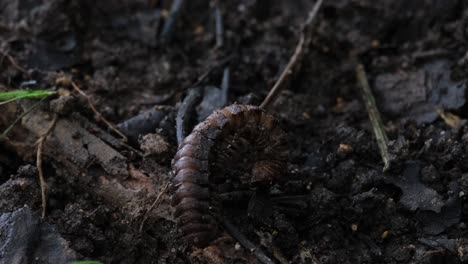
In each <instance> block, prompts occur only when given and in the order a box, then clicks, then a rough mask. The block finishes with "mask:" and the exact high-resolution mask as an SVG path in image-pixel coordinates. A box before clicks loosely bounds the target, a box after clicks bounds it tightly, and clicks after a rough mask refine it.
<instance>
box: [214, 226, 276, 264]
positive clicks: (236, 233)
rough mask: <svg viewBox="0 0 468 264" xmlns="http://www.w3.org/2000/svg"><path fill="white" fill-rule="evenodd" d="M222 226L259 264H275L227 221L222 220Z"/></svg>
mask: <svg viewBox="0 0 468 264" xmlns="http://www.w3.org/2000/svg"><path fill="white" fill-rule="evenodd" d="M223 225H224V228H225V229H226V231H228V233H229V234H230V235H231V236H232V237H233V238H235V239H236V240H237V241H239V243H240V244H241V245H242V246H243V247H244V248H246V249H247V250H248V251H249V252H250V253H252V254H254V256H255V257H256V258H257V260H258V261H260V263H263V264H274V263H275V262H274V261H273V260H271V259H270V258H269V257H268V256H267V255H265V253H263V251H262V250H261V249H260V248H258V247H257V246H255V244H254V243H252V242H251V241H250V240H249V239H248V238H247V237H245V236H244V235H243V234H242V233H241V232H240V231H239V230H238V229H237V228H236V227H235V226H234V225H233V224H232V223H231V222H229V220H227V219H223Z"/></svg>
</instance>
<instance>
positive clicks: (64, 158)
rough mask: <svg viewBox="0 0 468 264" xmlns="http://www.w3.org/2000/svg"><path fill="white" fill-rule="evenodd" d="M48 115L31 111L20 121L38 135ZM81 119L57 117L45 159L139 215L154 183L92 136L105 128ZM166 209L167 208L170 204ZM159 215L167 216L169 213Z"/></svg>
mask: <svg viewBox="0 0 468 264" xmlns="http://www.w3.org/2000/svg"><path fill="white" fill-rule="evenodd" d="M50 116H51V115H50V114H48V113H47V112H45V111H33V112H32V113H30V114H29V115H27V116H25V117H24V118H23V120H22V125H23V127H24V128H26V129H27V130H29V131H30V132H31V133H32V134H33V135H35V136H37V137H39V136H41V135H42V134H43V133H44V132H45V131H46V130H47V128H48V127H49V126H50V123H51V122H52V120H51V118H49V117H50ZM78 119H79V120H78ZM84 120H86V119H85V118H73V117H71V116H68V117H67V118H60V119H59V120H57V123H56V125H55V128H54V130H53V132H52V133H50V135H49V137H48V140H47V142H46V143H45V145H44V148H43V155H44V160H45V162H49V163H52V164H53V165H54V167H55V169H56V171H59V172H60V173H59V174H62V175H67V177H70V178H72V177H74V179H76V180H77V182H79V185H80V187H79V188H83V189H84V190H83V191H86V192H89V193H93V194H96V195H97V196H99V197H101V198H103V200H104V201H106V203H108V204H109V205H112V206H116V207H118V208H121V209H122V211H123V212H124V213H126V214H129V215H132V216H133V217H137V216H140V214H141V213H142V211H144V210H142V209H143V208H142V207H144V206H145V205H148V206H149V204H151V202H152V201H153V200H154V197H155V196H156V194H157V190H155V187H154V186H155V184H153V182H152V180H151V179H150V178H149V177H148V176H147V175H145V174H144V173H143V172H141V171H139V170H137V169H135V168H134V167H133V166H132V165H131V164H130V163H129V161H128V160H127V158H126V157H124V156H123V155H122V154H120V153H119V152H118V151H117V150H116V149H114V148H112V147H111V146H110V145H108V144H107V143H106V142H105V141H103V140H101V139H100V138H99V137H97V136H95V134H101V133H105V132H104V131H99V133H97V132H96V131H94V129H96V128H94V129H93V131H88V130H87V129H85V128H84V127H83V126H82V122H85V121H84ZM85 127H87V126H85ZM90 127H91V126H90ZM109 136H110V135H109ZM161 171H164V169H162V168H161ZM166 171H167V170H166ZM70 181H71V180H70ZM163 185H164V184H161V186H163ZM168 207H169V206H168ZM166 210H168V212H170V208H169V209H166ZM159 212H161V210H153V211H152V213H151V214H149V216H148V218H153V219H154V218H159V217H161V216H160V215H159ZM162 217H164V218H167V219H170V216H169V214H167V217H166V216H162Z"/></svg>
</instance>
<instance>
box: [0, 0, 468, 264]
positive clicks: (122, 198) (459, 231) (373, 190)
mask: <svg viewBox="0 0 468 264" xmlns="http://www.w3.org/2000/svg"><path fill="white" fill-rule="evenodd" d="M184 2H185V3H184V5H183V8H182V10H181V12H180V15H179V16H178V17H177V19H176V22H175V24H174V28H173V32H172V33H173V34H172V35H171V36H172V37H171V38H170V39H164V40H165V41H161V39H162V38H161V37H160V36H161V32H162V31H163V28H164V24H165V21H166V19H167V15H168V12H167V11H168V10H169V9H170V6H171V1H165V0H162V1H126V0H122V1H108V0H103V1H87V0H85V1H65V0H54V1H26V0H0V52H1V54H0V89H1V90H3V91H5V90H11V89H26V88H28V89H39V88H41V89H55V90H58V91H60V93H59V94H60V97H58V96H56V97H53V98H50V99H47V100H45V101H43V102H42V103H41V106H40V107H39V108H37V109H35V110H33V111H32V112H31V113H30V114H28V115H27V116H26V117H25V118H23V119H22V122H21V124H18V125H17V126H15V128H14V129H13V130H12V132H11V133H10V134H9V138H8V139H4V140H3V141H2V143H1V145H0V149H1V153H0V197H1V199H0V213H1V214H3V216H0V221H2V219H10V220H8V221H10V222H11V221H12V220H11V219H21V217H18V215H20V214H21V213H24V212H25V211H24V209H22V208H23V207H25V206H27V207H29V208H31V209H32V211H33V212H34V213H35V214H34V215H33V214H31V213H29V212H26V213H27V215H28V219H29V218H31V219H32V218H33V217H39V215H40V211H41V195H40V189H39V181H38V179H37V173H38V171H37V167H36V147H35V145H34V143H35V141H36V140H37V138H38V136H40V135H42V133H43V132H44V131H45V128H46V127H47V124H49V123H50V120H52V116H53V115H54V113H57V114H58V115H59V119H58V120H59V121H58V122H57V124H56V127H55V129H54V130H53V132H52V133H51V135H50V137H49V139H48V141H47V144H46V145H45V146H44V157H43V160H44V168H43V170H44V175H45V177H46V182H47V211H46V217H45V219H44V220H43V223H42V224H43V225H44V226H42V227H41V228H36V229H38V230H42V231H37V232H36V231H34V232H33V231H27V232H28V234H26V235H25V236H31V238H30V241H29V242H25V243H30V246H29V247H27V248H26V249H25V247H22V248H18V250H24V252H23V251H21V252H23V255H24V258H23V260H22V261H23V262H17V263H52V262H51V261H56V260H57V259H59V258H57V257H55V258H53V257H50V254H57V255H60V257H63V258H60V259H67V258H68V260H85V259H87V260H99V261H102V262H103V263H189V262H190V261H193V262H200V263H214V262H218V263H256V262H257V260H256V258H255V257H254V256H253V255H251V254H250V253H249V252H248V251H247V250H244V249H242V247H239V245H238V244H237V242H236V241H235V239H233V238H231V237H229V236H228V235H227V234H225V238H224V239H225V240H224V242H222V246H219V247H209V248H207V249H204V250H200V249H198V250H193V249H191V248H190V247H189V246H187V245H186V244H184V242H183V241H182V240H181V239H180V235H179V234H178V232H177V228H176V225H175V221H174V218H173V217H172V208H171V207H170V202H169V199H170V198H169V197H170V192H168V191H167V190H166V189H167V188H165V187H166V186H167V183H168V182H169V180H170V178H171V174H170V170H171V167H170V166H171V159H172V157H173V155H174V154H175V152H176V150H177V138H176V126H175V122H176V121H175V117H176V115H177V110H178V108H179V106H180V103H181V102H182V100H183V99H184V98H185V96H186V95H187V93H188V91H189V90H191V89H193V88H194V86H197V87H201V88H203V89H202V90H203V91H204V95H203V97H204V98H202V99H200V100H199V102H198V103H197V105H195V107H193V108H192V109H191V110H190V109H189V110H188V111H189V112H188V113H187V115H189V119H190V121H191V122H188V123H190V124H191V126H193V125H194V124H196V123H197V122H198V120H199V119H203V118H204V117H205V116H206V114H207V113H209V112H211V111H212V110H214V109H216V108H217V107H219V106H218V105H216V103H218V102H219V100H218V99H216V98H219V97H217V96H219V95H217V94H215V93H219V91H220V90H219V89H215V88H213V86H214V87H220V86H221V82H222V79H223V70H224V68H225V67H226V66H229V70H230V78H229V90H228V98H227V104H231V103H234V102H238V103H244V104H254V105H259V104H260V103H261V102H262V100H263V99H264V98H265V96H266V95H267V93H268V91H269V90H270V88H271V87H272V86H273V84H274V83H275V81H276V80H277V78H278V76H279V75H280V73H281V71H282V70H283V69H284V67H285V66H286V64H287V62H288V61H289V59H290V57H291V56H292V54H293V52H294V49H295V46H296V44H297V42H298V39H299V34H300V30H301V27H302V23H303V22H304V21H305V19H306V18H307V15H308V12H309V10H311V8H312V6H313V4H314V3H313V2H312V1H305V0H300V1H285V0H283V1H280V0H273V1H266V0H243V1H226V2H224V1H222V3H221V13H222V17H223V22H224V23H223V28H224V45H223V46H222V47H216V46H215V45H216V33H215V1H212V2H210V1H184ZM309 37H310V38H311V42H310V45H309V46H308V47H307V49H306V52H305V53H304V55H303V57H302V58H301V59H302V60H301V62H302V63H301V65H300V66H301V67H298V68H297V69H296V70H297V71H296V73H295V74H293V75H292V77H291V81H290V82H289V83H288V85H287V89H285V90H284V91H283V92H282V93H281V95H280V97H279V98H278V99H277V100H276V102H275V103H274V105H273V107H272V109H271V110H270V111H269V112H270V113H272V114H273V115H275V116H276V117H277V118H278V119H279V121H280V124H281V126H282V128H283V129H284V130H285V131H286V132H287V133H288V138H289V146H290V156H289V164H288V174H287V175H284V177H285V178H286V179H287V180H286V182H285V183H283V184H280V185H275V186H273V187H272V189H271V193H270V194H269V195H265V196H261V195H255V196H254V197H253V198H252V193H251V192H250V191H249V190H248V189H247V192H244V193H243V194H242V195H239V197H237V198H238V200H236V201H235V202H233V201H232V199H234V198H232V197H231V198H230V199H228V200H230V201H225V202H226V205H225V215H224V217H225V218H227V219H229V221H230V222H232V223H234V224H235V226H236V227H237V228H238V229H239V230H240V232H242V233H243V234H245V235H246V236H247V237H248V238H249V239H250V240H251V241H252V242H253V243H254V244H256V245H258V247H259V248H260V249H261V250H262V251H263V252H264V253H265V254H266V255H268V256H269V257H270V258H271V259H274V261H275V262H278V263H287V262H290V263H468V228H467V225H466V221H467V219H466V213H467V212H468V207H467V206H465V201H467V197H468V196H467V195H466V194H468V147H467V146H466V143H467V142H468V126H466V125H465V122H464V119H466V118H468V112H467V109H468V108H467V106H466V103H465V102H466V96H465V95H466V91H465V88H466V81H467V78H468V51H467V47H468V3H467V2H466V1H463V0H414V1H406V0H380V1H371V0H362V1H351V0H334V1H325V3H324V4H323V6H322V8H321V10H320V12H319V15H318V17H317V22H316V24H315V25H314V28H313V30H312V31H311V35H310V36H309ZM358 62H360V63H362V64H363V65H364V66H365V68H366V70H367V74H368V77H369V79H370V80H369V81H370V84H371V87H372V90H373V92H374V95H375V97H376V101H377V106H378V108H379V110H380V111H381V114H382V117H383V119H384V123H385V128H386V131H387V133H388V136H389V139H390V146H389V149H390V152H391V156H392V158H393V160H392V166H391V169H390V170H389V171H388V172H386V173H383V170H382V169H383V163H382V160H381V157H380V152H379V149H378V146H377V143H376V141H375V138H374V136H373V132H372V127H371V123H370V122H369V118H368V115H367V111H366V108H365V107H364V104H363V103H362V100H361V95H360V92H359V91H360V90H359V88H358V84H357V81H356V78H355V67H356V65H357V63H358ZM201 77H204V78H201ZM70 79H73V80H74V81H75V82H76V84H77V85H78V86H79V87H80V88H81V89H82V90H83V91H84V92H85V93H86V94H88V95H89V96H90V97H91V98H92V101H93V102H94V104H95V105H96V108H97V110H98V111H99V112H100V113H101V114H102V116H103V117H105V118H106V119H108V120H109V121H110V122H112V123H114V124H121V125H120V126H119V127H121V128H125V127H126V128H130V129H122V131H124V132H125V133H130V134H129V138H130V139H131V141H130V143H129V144H130V145H131V146H128V145H127V146H124V145H122V144H121V143H120V139H119V136H118V135H116V134H115V133H114V132H112V131H111V130H109V129H108V127H107V126H106V125H105V124H104V123H103V122H102V119H100V118H99V117H96V115H95V114H94V113H93V112H92V111H91V110H90V108H89V106H88V102H87V100H86V98H84V97H83V96H81V95H79V94H78V93H76V91H74V90H73V89H72V87H71V86H70V83H69V82H67V81H66V80H70ZM207 87H211V88H207ZM207 98H208V99H207ZM210 98H211V100H210ZM213 98H215V99H213ZM51 100H52V101H51ZM201 100H202V102H200V101H201ZM33 103H35V101H28V100H23V101H21V102H18V103H10V104H7V105H2V106H0V107H1V108H2V114H0V128H1V129H2V130H3V129H5V128H6V127H8V126H9V125H10V124H11V123H12V122H13V121H14V119H15V118H16V117H17V116H18V115H19V114H20V113H21V112H22V111H24V109H25V108H28V107H30V106H31V105H32V104H33ZM148 110H149V111H150V112H151V113H149V112H146V114H145V116H143V117H141V116H140V117H138V118H143V120H146V121H144V122H143V124H151V126H149V127H148V126H146V127H144V128H142V127H141V126H134V125H131V126H130V125H128V126H127V125H122V122H124V121H126V120H128V119H130V118H132V117H134V116H137V115H138V114H139V113H143V112H145V111H148ZM437 110H439V112H438V111H437ZM441 111H443V112H441ZM197 113H198V114H197ZM150 119H151V120H150ZM155 120H156V121H155ZM145 122H150V123H145ZM140 123H141V121H140ZM190 128H191V127H190ZM136 129H141V132H138V131H137V132H135V130H136ZM131 133H133V134H131ZM135 133H136V134H135ZM139 133H140V134H142V135H140V138H139V139H138V134H139ZM146 134H147V135H146ZM225 167H227V168H229V164H226V166H225ZM231 191H232V190H231ZM244 191H246V190H245V189H244ZM158 196H159V198H158V201H157V203H156V205H155V207H154V208H153V209H152V210H151V211H150V212H149V213H147V212H148V210H149V208H150V206H151V205H152V204H153V202H154V201H155V199H157V197H158ZM249 203H250V204H249ZM467 204H468V203H467ZM13 212H14V213H13ZM12 213H13V214H12ZM15 217H16V218H15ZM5 221H6V220H5ZM30 221H31V222H33V223H35V224H34V225H39V224H38V223H39V222H38V221H36V220H30ZM10 222H8V223H7V222H5V223H0V263H13V262H9V261H11V260H12V259H6V258H7V257H8V256H11V254H10V255H8V254H9V253H8V252H12V251H14V250H15V248H11V247H15V243H12V242H11V241H13V240H11V237H10V238H9V237H7V236H6V235H4V234H16V233H15V232H17V231H15V232H13V231H11V230H12V229H15V228H21V227H17V226H18V225H16V224H13V223H10ZM24 224H25V225H28V224H27V222H25V223H24ZM220 227H221V224H220ZM5 230H7V231H5ZM8 230H10V231H11V232H10V231H8ZM28 230H33V228H31V229H28ZM50 230H53V231H50ZM8 232H10V233H8ZM25 232H26V231H25ZM44 232H45V233H47V234H48V233H50V234H53V235H49V236H48V237H47V239H49V240H54V241H52V242H50V244H51V246H50V247H51V248H52V247H53V248H54V249H55V250H44V249H43V248H39V246H38V244H39V243H47V241H46V239H45V238H44V235H45V233H44ZM33 234H34V235H33ZM38 234H39V235H38ZM2 236H3V237H2ZM37 236H40V239H37ZM25 241H28V240H27V239H26V240H25ZM44 241H45V242H44ZM55 244H57V245H55ZM28 245H29V244H28ZM16 246H17V245H16ZM62 251H63V252H62ZM18 252H20V251H18ZM51 252H55V253H51ZM221 256H223V257H222V258H221ZM2 258H4V259H3V260H2Z"/></svg>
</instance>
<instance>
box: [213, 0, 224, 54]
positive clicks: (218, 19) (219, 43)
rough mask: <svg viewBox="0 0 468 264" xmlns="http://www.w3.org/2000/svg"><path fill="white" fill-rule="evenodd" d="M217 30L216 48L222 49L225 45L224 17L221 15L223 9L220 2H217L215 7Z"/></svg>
mask: <svg viewBox="0 0 468 264" xmlns="http://www.w3.org/2000/svg"><path fill="white" fill-rule="evenodd" d="M215 23H216V24H215V29H216V47H217V48H221V47H222V46H223V44H224V38H223V36H224V26H223V16H222V14H221V8H220V3H219V1H216V6H215Z"/></svg>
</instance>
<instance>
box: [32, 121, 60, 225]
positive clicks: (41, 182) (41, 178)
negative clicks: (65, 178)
mask: <svg viewBox="0 0 468 264" xmlns="http://www.w3.org/2000/svg"><path fill="white" fill-rule="evenodd" d="M57 119H58V115H55V116H54V119H52V122H50V125H49V127H48V128H47V130H46V132H45V133H44V134H42V136H40V137H39V139H38V140H37V142H36V144H37V157H36V166H37V171H38V174H39V185H40V187H41V200H42V212H41V218H42V219H44V217H45V213H46V207H47V201H46V182H45V180H44V173H43V171H42V148H43V146H44V142H45V141H46V139H47V136H48V135H49V133H50V132H51V131H52V129H54V127H55V124H56V123H57Z"/></svg>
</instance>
